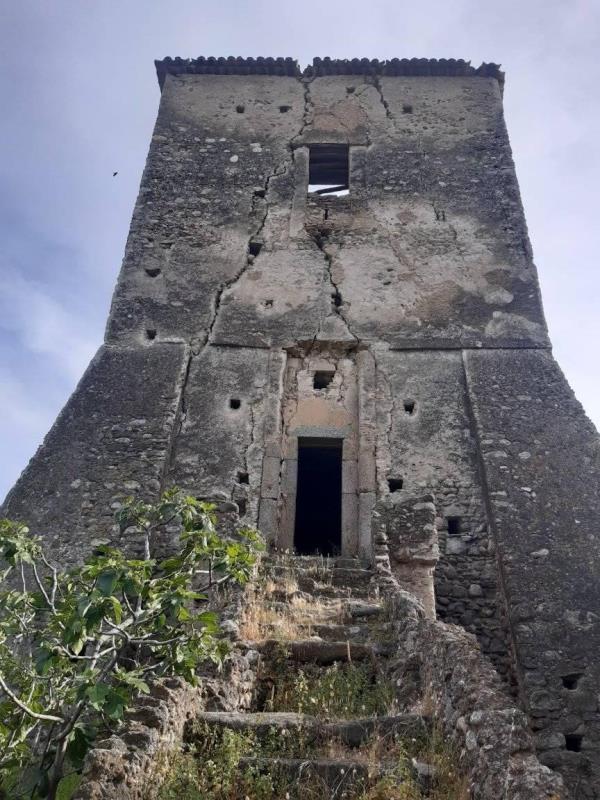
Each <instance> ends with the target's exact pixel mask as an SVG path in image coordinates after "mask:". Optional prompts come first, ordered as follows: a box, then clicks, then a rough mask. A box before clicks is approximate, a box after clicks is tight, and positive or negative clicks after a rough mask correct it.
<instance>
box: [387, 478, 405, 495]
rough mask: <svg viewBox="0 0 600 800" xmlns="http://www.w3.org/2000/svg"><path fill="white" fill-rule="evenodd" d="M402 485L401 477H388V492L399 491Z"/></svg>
mask: <svg viewBox="0 0 600 800" xmlns="http://www.w3.org/2000/svg"><path fill="white" fill-rule="evenodd" d="M403 486H404V479H403V478H388V488H389V490H390V492H399V491H400V489H402V487H403Z"/></svg>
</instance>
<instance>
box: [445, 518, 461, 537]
mask: <svg viewBox="0 0 600 800" xmlns="http://www.w3.org/2000/svg"><path fill="white" fill-rule="evenodd" d="M460 523H461V520H460V517H448V536H460V534H461V533H462V526H461V524H460Z"/></svg>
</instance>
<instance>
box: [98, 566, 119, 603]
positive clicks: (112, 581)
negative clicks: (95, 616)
mask: <svg viewBox="0 0 600 800" xmlns="http://www.w3.org/2000/svg"><path fill="white" fill-rule="evenodd" d="M118 580H119V573H118V572H117V571H116V570H114V569H110V570H106V572H102V573H101V574H100V575H99V576H98V581H97V584H96V585H97V586H98V591H99V592H100V594H102V595H104V597H109V596H110V595H111V594H112V593H113V592H114V590H115V588H116V586H117V582H118Z"/></svg>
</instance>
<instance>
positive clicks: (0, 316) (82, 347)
mask: <svg viewBox="0 0 600 800" xmlns="http://www.w3.org/2000/svg"><path fill="white" fill-rule="evenodd" d="M85 325H86V322H85V320H84V319H81V318H79V317H77V316H76V315H75V314H73V312H72V311H69V310H68V309H66V308H64V307H63V306H61V305H60V304H59V303H57V302H56V301H55V300H54V299H53V298H52V297H50V296H49V295H48V294H47V293H46V292H45V291H44V288H43V287H42V286H41V285H40V284H38V283H35V282H33V281H31V280H28V279H27V278H25V277H24V276H23V275H20V274H18V273H17V272H16V271H15V270H14V269H11V268H9V269H3V270H2V274H0V329H1V328H3V329H5V330H6V331H9V332H10V333H12V334H14V335H15V336H16V337H17V338H18V339H19V341H20V345H21V346H22V347H23V348H24V349H25V350H29V351H30V352H32V353H36V354H42V355H45V356H48V357H49V358H50V359H52V361H53V363H54V365H55V367H56V368H58V369H59V370H60V371H61V372H62V373H63V374H64V376H65V377H66V378H67V379H69V380H70V381H71V382H72V381H73V380H77V379H78V378H79V377H80V376H81V374H82V372H83V370H84V369H85V368H86V366H87V364H88V362H89V360H90V358H91V357H92V355H93V353H94V351H95V350H96V348H97V342H96V341H95V340H94V339H92V338H91V337H90V336H89V335H88V334H87V332H86V331H85Z"/></svg>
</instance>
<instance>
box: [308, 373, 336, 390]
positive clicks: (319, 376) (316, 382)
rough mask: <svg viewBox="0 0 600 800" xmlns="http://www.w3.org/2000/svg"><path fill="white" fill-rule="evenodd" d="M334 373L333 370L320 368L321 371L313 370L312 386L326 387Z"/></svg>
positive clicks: (317, 387) (316, 387)
mask: <svg viewBox="0 0 600 800" xmlns="http://www.w3.org/2000/svg"><path fill="white" fill-rule="evenodd" d="M334 375H335V372H333V371H332V370H321V371H318V372H315V375H314V378H313V386H314V388H315V389H326V388H327V387H328V386H329V384H330V383H331V381H332V380H333V376H334Z"/></svg>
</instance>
